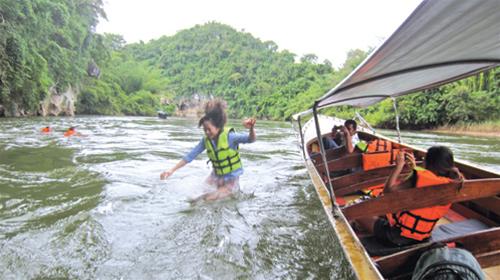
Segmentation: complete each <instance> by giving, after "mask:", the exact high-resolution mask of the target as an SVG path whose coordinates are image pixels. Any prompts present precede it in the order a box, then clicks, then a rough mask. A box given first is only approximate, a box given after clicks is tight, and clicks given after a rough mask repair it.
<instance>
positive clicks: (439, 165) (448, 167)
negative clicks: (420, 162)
mask: <svg viewBox="0 0 500 280" xmlns="http://www.w3.org/2000/svg"><path fill="white" fill-rule="evenodd" d="M425 168H426V169H428V170H430V171H432V172H433V173H434V174H436V175H438V176H443V177H449V178H452V179H456V178H457V177H458V170H457V169H456V168H455V161H454V159H453V152H452V151H451V150H450V149H449V148H448V147H445V146H433V147H430V148H429V149H428V150H427V155H426V156H425Z"/></svg>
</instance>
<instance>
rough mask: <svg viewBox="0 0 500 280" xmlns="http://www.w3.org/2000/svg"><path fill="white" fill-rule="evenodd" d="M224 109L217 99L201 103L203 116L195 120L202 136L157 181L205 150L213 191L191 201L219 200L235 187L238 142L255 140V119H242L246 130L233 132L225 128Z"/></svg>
mask: <svg viewBox="0 0 500 280" xmlns="http://www.w3.org/2000/svg"><path fill="white" fill-rule="evenodd" d="M224 109H225V103H223V102H222V101H220V100H214V101H210V102H208V103H207V104H206V105H205V116H203V117H202V118H201V119H200V121H199V123H198V125H199V126H200V127H203V131H204V132H205V136H204V137H202V138H201V140H200V142H198V145H196V147H194V148H193V149H192V150H191V152H189V153H188V154H187V155H186V156H184V158H183V159H182V160H180V161H179V162H178V163H177V164H176V165H175V166H174V167H172V168H171V169H169V170H167V171H165V172H162V173H161V174H160V179H161V180H164V179H167V178H168V177H169V176H171V175H172V174H173V173H174V172H175V171H176V170H177V169H179V168H181V167H183V166H184V165H186V164H188V163H189V162H191V161H192V160H193V159H195V158H196V157H197V156H198V155H199V154H200V153H201V152H203V151H204V150H205V149H206V150H207V155H208V158H209V160H210V161H211V162H212V167H213V171H212V173H211V174H210V176H208V178H207V180H206V182H207V183H208V184H209V185H215V186H216V187H217V190H215V191H213V192H210V193H207V194H204V195H202V196H201V197H199V198H196V199H194V200H192V201H191V202H196V201H199V200H216V199H221V198H225V197H228V196H230V195H232V194H233V193H234V192H236V191H238V190H239V177H240V175H241V174H243V165H242V164H241V160H240V154H239V144H243V143H252V142H255V140H256V134H255V129H254V127H255V122H256V121H255V119H254V118H250V119H246V120H244V121H243V125H244V126H245V128H247V129H248V130H249V132H248V133H236V132H234V129H232V128H228V127H225V124H226V121H227V116H226V112H225V110H224Z"/></svg>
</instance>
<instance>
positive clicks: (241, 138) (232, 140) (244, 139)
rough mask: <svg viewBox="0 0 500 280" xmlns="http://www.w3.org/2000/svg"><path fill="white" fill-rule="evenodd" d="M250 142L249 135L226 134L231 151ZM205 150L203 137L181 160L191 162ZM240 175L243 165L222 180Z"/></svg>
mask: <svg viewBox="0 0 500 280" xmlns="http://www.w3.org/2000/svg"><path fill="white" fill-rule="evenodd" d="M210 141H212V144H213V145H214V147H217V143H216V142H215V141H214V140H212V139H210ZM252 142H253V141H251V139H250V134H249V133H237V132H229V134H228V143H229V147H230V148H231V149H233V150H236V149H237V148H238V145H239V144H245V143H252ZM205 149H206V147H205V137H202V138H201V140H200V142H198V144H197V145H196V146H195V147H194V148H193V149H192V150H191V151H190V152H189V153H187V154H186V155H185V156H184V157H183V158H182V159H183V160H184V161H186V162H188V163H189V162H191V161H193V160H194V159H195V158H196V157H197V156H198V155H199V154H201V153H202V152H203V151H204V150H205ZM242 174H243V165H242V167H241V168H238V169H236V170H233V171H232V172H231V173H229V174H226V175H224V180H227V179H232V178H235V177H239V176H241V175H242Z"/></svg>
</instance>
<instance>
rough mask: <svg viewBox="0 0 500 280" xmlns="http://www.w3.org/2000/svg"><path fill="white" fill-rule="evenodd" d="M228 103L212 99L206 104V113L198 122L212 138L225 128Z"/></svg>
mask: <svg viewBox="0 0 500 280" xmlns="http://www.w3.org/2000/svg"><path fill="white" fill-rule="evenodd" d="M225 109H226V103H225V102H224V101H222V100H211V101H208V102H207V103H206V104H205V115H204V116H203V117H202V118H201V119H200V121H199V122H198V126H200V127H201V126H203V131H204V132H205V135H206V136H207V137H208V138H210V139H215V138H217V136H218V135H219V133H220V132H221V131H222V130H223V129H224V125H225V124H226V121H227V116H226V111H225Z"/></svg>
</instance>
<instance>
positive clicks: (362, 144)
mask: <svg viewBox="0 0 500 280" xmlns="http://www.w3.org/2000/svg"><path fill="white" fill-rule="evenodd" d="M355 148H358V149H359V150H360V151H361V152H363V153H364V152H366V150H367V149H368V144H366V142H365V141H363V140H360V141H359V142H358V143H357V144H356V146H355Z"/></svg>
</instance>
